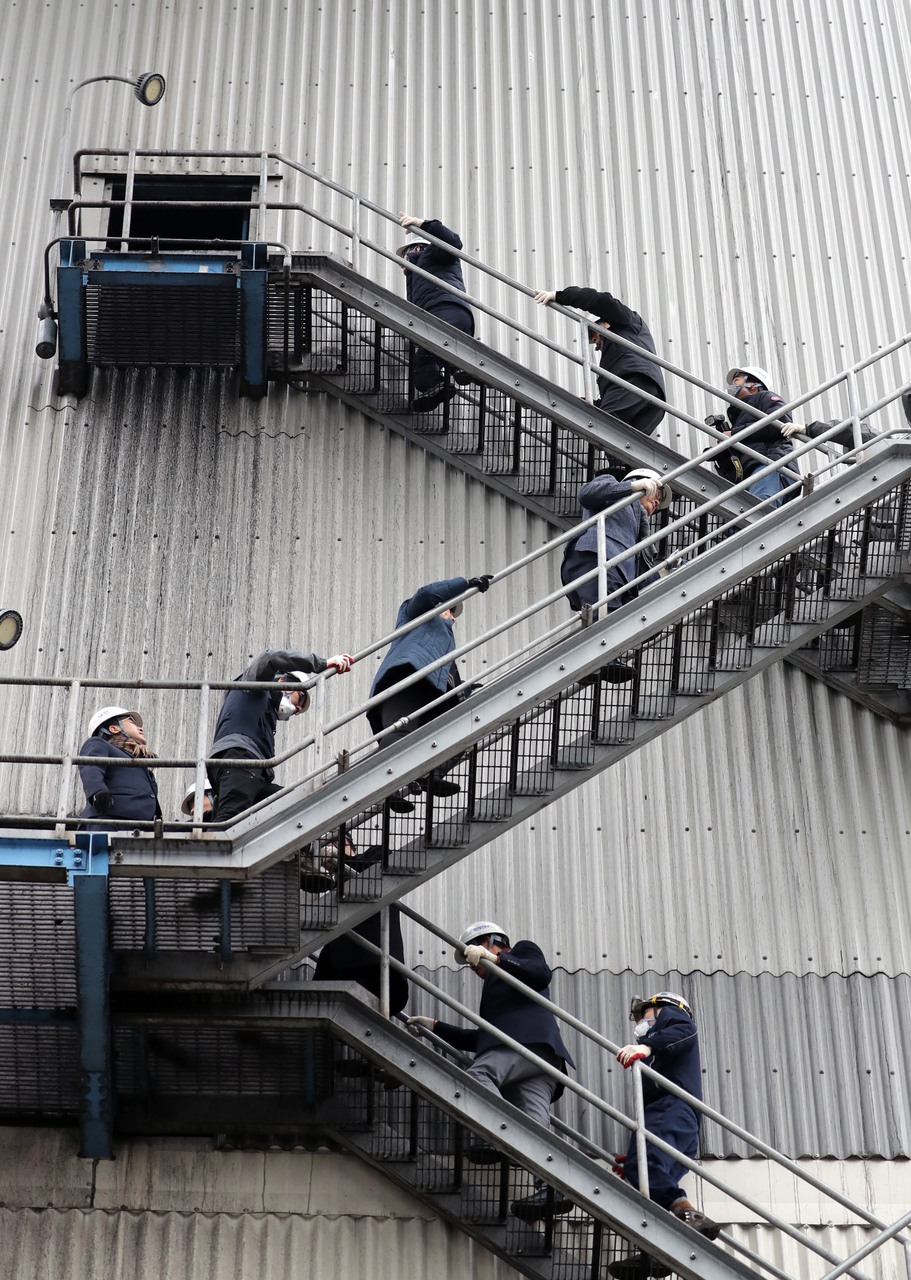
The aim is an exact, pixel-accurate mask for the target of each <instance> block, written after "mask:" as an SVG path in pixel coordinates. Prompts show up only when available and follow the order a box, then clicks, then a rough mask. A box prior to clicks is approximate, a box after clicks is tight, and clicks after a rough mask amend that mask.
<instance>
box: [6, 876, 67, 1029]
mask: <svg viewBox="0 0 911 1280" xmlns="http://www.w3.org/2000/svg"><path fill="white" fill-rule="evenodd" d="M0 1003H2V1004H3V1005H5V1006H7V1007H9V1008H41V1009H55V1008H56V1009H60V1008H69V1007H71V1006H73V1005H75V1003H76V922H75V917H74V914H73V890H72V889H71V888H70V887H69V885H56V884H53V885H51V884H29V883H25V882H0Z"/></svg>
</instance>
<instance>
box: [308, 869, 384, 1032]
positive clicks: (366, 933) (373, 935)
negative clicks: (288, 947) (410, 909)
mask: <svg viewBox="0 0 911 1280" xmlns="http://www.w3.org/2000/svg"><path fill="white" fill-rule="evenodd" d="M380 856H382V854H380ZM345 861H346V862H347V863H348V864H349V867H350V864H353V863H355V864H356V863H358V862H359V861H360V859H359V858H357V857H355V858H347V859H345ZM353 869H354V870H357V869H358V868H357V866H355V867H354V868H353ZM361 869H366V868H361ZM351 932H352V933H357V934H360V936H361V937H362V938H365V939H366V940H367V941H368V942H372V943H373V945H374V946H375V947H378V946H379V945H380V916H379V913H377V915H375V916H368V917H367V919H366V920H362V921H361V922H360V924H356V925H355V926H354V928H353V929H352V930H351ZM389 954H390V956H392V957H393V958H394V959H396V960H399V961H401V963H402V964H404V963H405V944H404V941H403V940H402V913H401V911H400V910H399V908H398V907H397V906H396V905H395V903H393V904H392V905H391V906H390V908H389ZM313 980H314V982H327V981H332V980H335V981H345V980H348V981H351V982H357V983H359V984H360V985H361V986H362V987H364V988H365V989H366V990H367V991H372V992H373V994H374V995H375V996H376V997H377V998H379V994H380V961H379V957H378V956H375V955H372V954H371V953H370V952H369V951H365V950H364V948H363V947H359V946H358V944H357V943H356V942H353V941H352V939H351V937H350V936H349V934H347V933H346V934H343V935H342V936H341V937H340V938H334V939H333V941H332V942H327V943H326V945H325V946H324V947H323V949H322V951H321V952H320V953H319V958H318V959H317V962H316V969H315V971H314V974H313ZM407 1003H408V982H407V980H406V979H405V977H404V976H403V975H402V974H401V973H396V972H395V970H394V969H392V968H391V967H390V970H389V1009H390V1012H391V1013H401V1011H402V1010H403V1009H404V1008H405V1005H406V1004H407Z"/></svg>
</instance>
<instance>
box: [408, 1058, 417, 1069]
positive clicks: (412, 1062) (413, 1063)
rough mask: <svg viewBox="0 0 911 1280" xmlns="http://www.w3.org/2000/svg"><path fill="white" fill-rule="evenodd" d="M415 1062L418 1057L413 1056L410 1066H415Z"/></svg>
mask: <svg viewBox="0 0 911 1280" xmlns="http://www.w3.org/2000/svg"><path fill="white" fill-rule="evenodd" d="M415 1062H416V1059H415V1058H412V1059H411V1061H410V1062H409V1063H408V1065H409V1067H413V1066H414V1065H415Z"/></svg>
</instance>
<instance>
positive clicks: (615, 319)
mask: <svg viewBox="0 0 911 1280" xmlns="http://www.w3.org/2000/svg"><path fill="white" fill-rule="evenodd" d="M555 301H556V302H559V304H560V306H561V307H578V308H579V310H580V311H590V312H591V314H592V315H593V316H597V317H598V320H599V321H603V322H604V323H605V324H607V325H610V328H611V332H612V333H616V334H617V336H618V337H620V338H626V340H627V342H634V343H635V344H636V346H637V347H639V348H641V350H642V352H643V354H642V355H640V354H639V352H638V351H630V350H629V349H628V348H626V347H621V346H620V345H619V343H616V342H611V341H610V340H609V339H608V338H605V339H604V342H603V345H602V348H601V362H600V363H601V368H602V369H609V370H610V371H611V373H612V374H614V375H615V376H616V377H618V378H628V377H629V375H630V374H631V373H641V374H645V376H646V377H647V378H651V380H652V382H654V383H655V385H656V386H657V387H658V389H659V392H658V393H659V394H660V395H661V397H662V398H663V397H664V394H665V390H664V375H663V373H662V370H661V367H660V365H657V364H655V362H654V360H649V358H648V354H647V353H648V352H651V353H652V355H656V354H657V352H656V351H655V339H654V338H653V337H652V333H651V330H650V329H649V327H648V325H647V324H646V323H645V321H644V320H643V319H642V317H641V316H640V315H639V313H638V311H633V310H632V308H630V307H628V306H627V305H626V303H625V302H621V301H620V299H619V298H615V297H614V295H613V294H612V293H608V292H607V291H606V290H605V291H604V292H599V291H598V290H597V289H582V288H579V287H578V286H576V285H570V286H569V288H567V289H560V290H559V291H558V293H557V296H556V298H555ZM616 390H619V388H616V387H614V385H613V383H611V382H608V381H607V379H602V380H601V394H602V395H606V394H608V393H609V392H611V391H616Z"/></svg>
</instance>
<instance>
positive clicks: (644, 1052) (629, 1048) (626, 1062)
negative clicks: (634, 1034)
mask: <svg viewBox="0 0 911 1280" xmlns="http://www.w3.org/2000/svg"><path fill="white" fill-rule="evenodd" d="M651 1054H652V1051H651V1049H650V1048H649V1047H648V1045H647V1044H625V1045H624V1046H623V1048H622V1049H621V1050H620V1052H619V1053H618V1054H617V1061H618V1062H619V1063H620V1064H621V1065H622V1066H624V1067H631V1066H632V1065H633V1063H634V1062H639V1061H640V1059H642V1058H650V1057H651Z"/></svg>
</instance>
